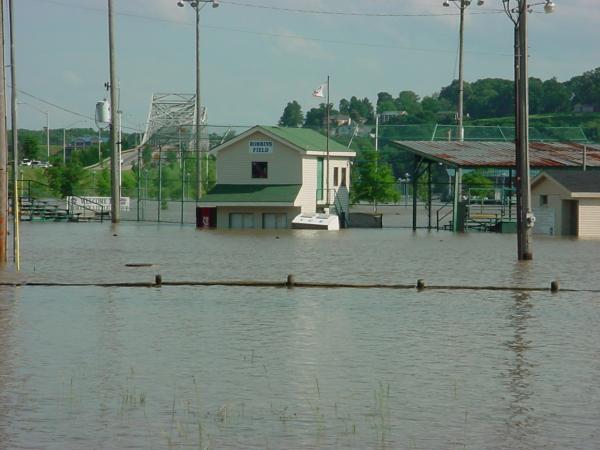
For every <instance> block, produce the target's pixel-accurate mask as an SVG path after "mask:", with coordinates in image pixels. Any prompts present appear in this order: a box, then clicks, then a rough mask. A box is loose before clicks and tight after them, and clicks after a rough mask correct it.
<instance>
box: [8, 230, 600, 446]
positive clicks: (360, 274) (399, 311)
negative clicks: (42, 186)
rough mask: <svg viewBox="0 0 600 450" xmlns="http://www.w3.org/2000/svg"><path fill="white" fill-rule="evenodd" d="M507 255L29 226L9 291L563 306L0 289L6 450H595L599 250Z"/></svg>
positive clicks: (443, 236) (461, 240) (488, 250)
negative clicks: (421, 286)
mask: <svg viewBox="0 0 600 450" xmlns="http://www.w3.org/2000/svg"><path fill="white" fill-rule="evenodd" d="M515 255H516V243H515V237H514V235H497V234H479V233H470V234H465V235H453V234H451V233H447V232H427V231H419V232H418V233H413V232H411V231H409V230H403V229H383V230H344V231H341V232H318V231H264V232H241V231H240V232H233V231H231V232H230V231H227V232H225V231H223V232H220V231H211V232H205V231H199V230H196V229H194V228H193V227H191V226H176V225H165V224H162V225H156V224H137V223H124V224H120V225H118V226H111V225H110V224H62V223H26V224H23V225H22V272H21V273H20V274H15V273H13V272H12V271H11V270H10V268H9V269H6V270H5V271H0V281H5V282H6V281H15V280H21V281H24V282H33V281H35V282H50V283H52V282H63V283H75V284H76V283H92V284H93V283H112V282H150V281H152V280H153V279H154V276H155V275H156V274H161V276H162V278H163V280H165V281H218V280H260V281H282V282H283V281H284V280H285V277H286V276H287V275H288V274H294V276H295V278H296V280H297V281H315V282H317V281H318V282H330V283H339V282H344V283H382V284H392V283H398V284H414V283H415V281H416V280H417V279H424V280H425V281H426V283H427V284H428V285H448V284H452V285H465V286H488V285H493V286H509V287H544V288H549V285H550V282H551V281H552V280H558V281H560V285H561V288H563V289H575V290H576V291H561V292H559V293H557V294H551V293H550V292H549V291H524V292H517V291H511V290H507V291H492V290H444V289H432V290H425V291H423V292H417V291H416V290H412V289H402V290H393V289H305V288H294V289H283V288H256V287H252V288H249V287H234V286H229V287H224V286H210V287H202V286H178V287H171V286H163V287H161V288H125V287H97V286H96V287H95V286H63V287H49V286H27V285H23V286H19V287H9V286H4V287H2V286H0V448H1V449H5V448H6V449H21V448H28V449H65V448H69V449H90V448H94V449H115V448H129V449H138V448H139V449H148V448H155V449H163V448H173V449H179V448H181V449H184V448H185V449H187V448H195V449H198V448H201V449H204V448H208V449H248V448H256V449H264V448H269V449H300V448H302V449H322V448H330V449H334V448H344V449H346V448H355V449H364V448H387V449H464V448H473V449H593V448H598V442H600V406H599V405H600V350H599V349H600V345H599V344H600V293H598V292H595V291H598V290H600V277H598V276H597V274H596V268H597V266H598V262H599V261H600V240H577V239H561V238H542V237H539V238H537V237H536V238H535V241H534V257H535V259H534V261H532V262H528V263H519V262H517V261H516V260H515ZM128 264H133V265H142V266H141V267H130V266H127V265H128ZM147 265H151V266H147Z"/></svg>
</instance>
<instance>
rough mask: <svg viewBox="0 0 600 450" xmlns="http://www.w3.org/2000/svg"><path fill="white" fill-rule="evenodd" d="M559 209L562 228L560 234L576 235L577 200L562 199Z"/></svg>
mask: <svg viewBox="0 0 600 450" xmlns="http://www.w3.org/2000/svg"><path fill="white" fill-rule="evenodd" d="M561 209H562V211H561V224H562V230H561V233H560V234H561V235H563V236H577V232H578V229H577V228H578V226H577V215H578V214H579V211H578V209H579V208H578V201H577V200H563V201H562V208H561Z"/></svg>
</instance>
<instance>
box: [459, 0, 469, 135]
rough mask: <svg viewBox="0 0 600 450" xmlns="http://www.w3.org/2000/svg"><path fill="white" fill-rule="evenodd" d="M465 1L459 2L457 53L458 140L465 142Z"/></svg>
mask: <svg viewBox="0 0 600 450" xmlns="http://www.w3.org/2000/svg"><path fill="white" fill-rule="evenodd" d="M466 7H467V5H466V4H465V0H460V39H459V52H458V140H459V141H460V142H463V141H464V140H465V128H464V96H465V78H464V42H465V8H466Z"/></svg>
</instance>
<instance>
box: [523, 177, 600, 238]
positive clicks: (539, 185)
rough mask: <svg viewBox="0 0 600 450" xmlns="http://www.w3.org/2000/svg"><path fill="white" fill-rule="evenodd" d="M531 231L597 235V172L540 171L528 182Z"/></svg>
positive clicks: (599, 214) (599, 215)
mask: <svg viewBox="0 0 600 450" xmlns="http://www.w3.org/2000/svg"><path fill="white" fill-rule="evenodd" d="M531 195H532V205H533V208H534V214H535V216H536V217H537V221H536V225H535V228H534V232H536V233H538V234H550V235H560V236H580V237H600V172H597V171H544V172H542V173H540V174H539V175H538V176H537V177H536V178H535V179H534V180H533V181H532V183H531Z"/></svg>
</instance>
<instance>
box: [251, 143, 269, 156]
mask: <svg viewBox="0 0 600 450" xmlns="http://www.w3.org/2000/svg"><path fill="white" fill-rule="evenodd" d="M249 145H250V153H253V154H256V153H260V154H265V153H273V141H250V142H249Z"/></svg>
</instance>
